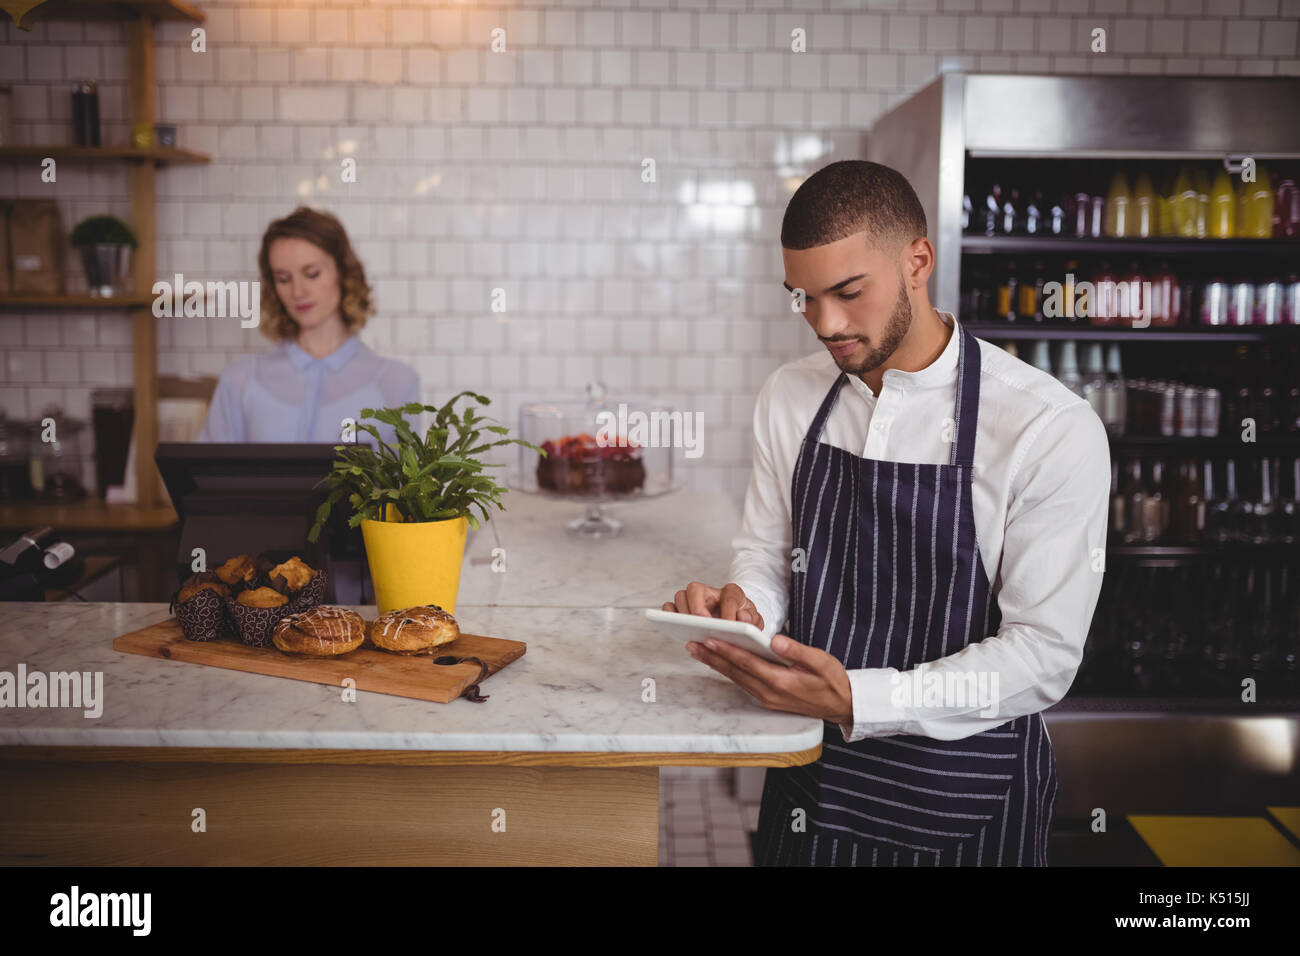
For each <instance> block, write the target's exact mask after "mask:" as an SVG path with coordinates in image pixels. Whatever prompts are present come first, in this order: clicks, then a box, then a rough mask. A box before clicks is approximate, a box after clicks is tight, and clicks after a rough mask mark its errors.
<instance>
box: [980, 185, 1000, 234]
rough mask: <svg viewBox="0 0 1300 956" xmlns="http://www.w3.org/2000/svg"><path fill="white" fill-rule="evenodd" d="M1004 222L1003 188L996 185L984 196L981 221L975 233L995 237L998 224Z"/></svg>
mask: <svg viewBox="0 0 1300 956" xmlns="http://www.w3.org/2000/svg"><path fill="white" fill-rule="evenodd" d="M1001 221H1002V187H1001V186H999V185H998V184H997V183H994V184H993V185H992V186H990V187H989V191H988V192H987V193H985V194H984V205H983V207H981V209H980V211H979V221H978V223H977V224H976V228H975V231H976V232H982V233H984V235H986V236H995V235H997V232H998V224H999V223H1000V222H1001Z"/></svg>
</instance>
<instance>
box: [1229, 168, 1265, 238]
mask: <svg viewBox="0 0 1300 956" xmlns="http://www.w3.org/2000/svg"><path fill="white" fill-rule="evenodd" d="M1272 235H1273V181H1272V179H1270V177H1269V175H1268V171H1267V170H1266V169H1264V168H1263V167H1262V166H1258V165H1257V166H1256V167H1255V181H1254V182H1253V183H1246V182H1243V183H1242V184H1241V188H1240V189H1239V190H1238V191H1237V236H1238V237H1239V238H1241V239H1268V238H1271V237H1272Z"/></svg>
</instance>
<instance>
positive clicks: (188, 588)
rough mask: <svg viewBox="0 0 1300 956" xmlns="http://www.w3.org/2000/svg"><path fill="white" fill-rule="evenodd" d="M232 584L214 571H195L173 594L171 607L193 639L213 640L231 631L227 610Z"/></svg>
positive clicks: (190, 638) (183, 630)
mask: <svg viewBox="0 0 1300 956" xmlns="http://www.w3.org/2000/svg"><path fill="white" fill-rule="evenodd" d="M229 597H230V588H229V587H227V586H226V584H225V582H224V581H222V580H221V578H219V577H218V576H217V575H216V573H215V572H213V571H202V572H200V573H198V574H191V575H190V576H189V577H188V578H186V579H185V582H184V583H183V584H182V585H181V586H180V588H179V589H178V590H177V591H176V594H175V595H174V596H173V597H172V603H171V610H172V611H173V613H175V615H176V620H177V621H178V622H179V623H180V625H181V633H183V634H184V635H185V637H186V638H187V639H188V640H191V641H211V640H215V639H216V638H218V637H221V636H223V635H225V634H227V633H229V632H230V629H231V621H230V618H229V616H228V615H227V612H226V600H227V599H228V598H229Z"/></svg>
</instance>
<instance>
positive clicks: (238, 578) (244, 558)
mask: <svg viewBox="0 0 1300 956" xmlns="http://www.w3.org/2000/svg"><path fill="white" fill-rule="evenodd" d="M216 573H217V577H218V578H220V579H221V581H222V582H223V583H224V584H225V585H226V586H227V587H229V588H236V587H245V586H247V585H249V584H252V582H253V579H254V578H255V577H257V568H256V567H255V566H254V564H253V559H252V558H250V557H249V556H248V555H246V554H237V555H235V556H234V557H233V558H230V559H229V560H228V561H226V563H225V564H223V565H222V566H221V567H219V568H217V572H216Z"/></svg>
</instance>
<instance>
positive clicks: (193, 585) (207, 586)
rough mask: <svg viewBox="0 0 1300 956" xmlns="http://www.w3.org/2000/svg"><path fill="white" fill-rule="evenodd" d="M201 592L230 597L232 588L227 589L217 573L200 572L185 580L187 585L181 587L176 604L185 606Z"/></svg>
mask: <svg viewBox="0 0 1300 956" xmlns="http://www.w3.org/2000/svg"><path fill="white" fill-rule="evenodd" d="M200 591H215V592H216V593H217V594H218V595H219V596H221V597H229V596H230V588H228V587H226V585H225V583H224V582H223V581H222V580H221V578H219V577H218V576H217V574H216V572H215V571H200V572H199V573H198V574H191V575H190V576H189V577H188V578H186V579H185V583H184V584H182V585H181V589H180V591H179V593H177V595H176V603H177V604H184V603H185V602H186V601H189V600H190V599H192V598H193V597H194V595H196V594H198V593H199V592H200Z"/></svg>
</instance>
